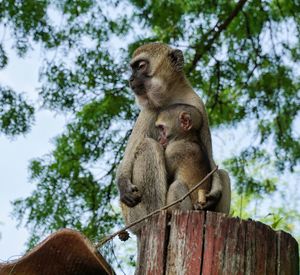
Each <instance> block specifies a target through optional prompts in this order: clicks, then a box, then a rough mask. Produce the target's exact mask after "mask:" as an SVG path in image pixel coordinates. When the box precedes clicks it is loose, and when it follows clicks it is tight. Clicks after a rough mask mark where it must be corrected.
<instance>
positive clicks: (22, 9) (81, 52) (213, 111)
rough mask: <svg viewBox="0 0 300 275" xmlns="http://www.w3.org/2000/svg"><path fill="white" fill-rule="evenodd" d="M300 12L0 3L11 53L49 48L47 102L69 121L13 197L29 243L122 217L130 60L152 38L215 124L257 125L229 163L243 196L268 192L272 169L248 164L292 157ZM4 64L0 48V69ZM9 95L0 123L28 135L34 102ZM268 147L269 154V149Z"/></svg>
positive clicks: (261, 5)
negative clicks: (28, 190) (164, 46)
mask: <svg viewBox="0 0 300 275" xmlns="http://www.w3.org/2000/svg"><path fill="white" fill-rule="evenodd" d="M299 10H300V4H299V3H298V1H295V0H294V1H287V0H273V1H272V0H267V1H261V0H253V1H246V0H240V1H238V2H237V1H225V0H220V1H202V0H197V1H194V0H184V1H182V0H181V1H179V0H171V1H170V0H168V1H145V0H131V1H126V0H123V1H119V0H104V1H95V0H76V1H69V0H63V1H57V0H43V1H42V0H41V1H35V0H24V1H19V0H9V1H0V22H1V25H2V26H3V28H6V29H7V30H8V31H9V33H10V35H11V37H12V38H13V41H14V46H15V49H16V51H17V52H18V54H19V55H20V56H23V55H25V54H26V52H27V51H28V50H29V49H30V48H31V46H32V45H34V43H39V44H40V45H42V47H43V49H44V52H45V62H44V63H43V65H42V69H41V73H40V79H41V85H42V86H41V89H40V98H41V100H42V103H43V108H47V109H50V110H52V111H53V112H63V113H66V114H68V115H69V116H70V117H71V119H70V122H69V123H68V125H67V126H66V129H65V131H64V133H62V134H61V136H59V137H57V138H56V141H55V144H56V148H55V150H54V151H53V152H52V153H51V154H50V155H47V156H44V157H42V158H39V159H36V160H33V161H32V163H31V165H30V173H31V180H32V182H34V183H35V184H36V190H35V191H34V192H33V193H32V195H31V196H29V197H27V198H25V199H24V198H23V199H19V200H17V201H15V202H14V206H15V208H14V209H15V210H14V215H15V217H16V218H17V219H18V220H23V221H24V222H25V224H26V225H27V226H29V227H30V228H31V230H32V239H31V242H30V243H31V245H32V244H34V243H35V242H36V241H37V240H38V239H39V238H40V237H42V235H43V234H46V233H49V232H51V231H54V230H56V229H58V228H60V227H66V226H68V227H73V228H77V229H79V230H81V231H83V232H84V233H85V234H86V235H87V236H88V237H90V238H91V239H93V240H94V239H99V238H100V237H101V236H103V234H105V233H107V232H108V231H110V230H111V229H112V228H113V227H114V225H115V224H116V223H117V222H119V221H120V219H119V215H118V214H117V213H116V212H115V211H114V206H113V205H114V203H115V198H116V195H117V192H116V187H115V185H114V176H115V168H116V166H117V165H118V163H119V161H120V159H121V158H122V153H123V150H124V147H125V144H126V141H127V138H128V136H129V133H130V128H131V127H132V122H133V121H134V119H135V118H136V116H137V113H138V110H137V108H136V107H134V99H133V95H132V94H131V92H130V91H129V90H128V88H127V80H126V79H127V78H128V60H129V56H130V54H131V53H132V51H133V50H134V49H135V48H136V47H137V46H138V45H140V44H143V43H145V42H148V41H162V42H166V43H169V44H171V45H173V46H174V47H179V48H181V49H182V50H183V51H184V54H185V59H186V67H185V70H186V73H187V75H188V77H189V79H190V81H191V83H192V85H193V87H194V88H195V89H196V91H197V92H198V93H199V95H200V96H201V97H202V98H203V99H204V101H205V102H206V106H207V111H208V114H209V119H210V124H211V126H212V127H214V128H218V127H219V128H221V126H222V127H227V128H231V129H233V131H234V129H235V127H236V126H238V125H240V124H241V123H242V122H245V121H251V122H252V123H253V125H255V127H252V128H251V129H249V135H251V136H252V138H251V142H250V143H249V144H246V145H245V149H244V150H243V151H242V152H236V155H235V156H233V157H231V158H230V159H228V160H227V161H226V163H225V164H226V167H227V169H228V170H230V171H231V173H232V175H233V176H234V178H235V180H236V183H237V190H238V192H240V193H243V192H244V193H245V194H246V195H251V194H256V193H257V194H259V196H261V197H263V196H266V195H268V194H270V193H272V192H274V191H275V190H276V188H277V182H276V179H275V178H276V176H277V175H271V176H270V177H269V176H268V175H267V176H266V174H263V173H261V175H262V177H260V176H252V175H253V173H248V171H249V169H250V170H251V169H252V171H259V169H268V167H270V166H272V167H273V166H274V167H275V169H276V171H277V172H278V173H282V172H283V171H286V170H290V171H293V170H294V169H295V167H296V166H297V165H298V164H299V159H300V144H299V133H298V134H297V132H296V131H295V123H296V122H297V121H298V122H299V104H300V98H299V94H298V91H299V85H300V82H299V71H298V70H297V69H296V68H297V66H298V65H299V60H300V40H299V36H300V28H299V26H300V13H299V12H298V11H299ZM7 62H8V59H7V54H6V51H5V44H4V43H1V44H0V67H1V68H3V67H5V65H6V64H7ZM1 91H2V90H1ZM3 91H4V90H3ZM3 94H4V93H3ZM11 94H12V95H14V98H15V101H13V102H12V103H10V102H8V104H11V110H7V111H5V112H3V111H1V112H0V121H8V122H5V123H6V124H5V123H3V122H2V124H1V125H2V126H1V130H2V131H3V132H4V133H6V134H19V133H21V132H26V131H27V130H28V129H29V126H30V125H31V123H32V115H33V108H32V107H30V106H29V105H27V103H26V104H25V103H24V101H23V99H22V97H19V96H17V95H16V94H15V93H14V92H12V91H11ZM2 98H4V97H3V96H1V97H0V101H3V100H2ZM4 100H5V99H4ZM4 102H5V104H7V102H6V101H4ZM16 105H17V106H19V108H16V107H15V106H16ZM1 106H2V105H1ZM0 110H1V109H0ZM7 114H8V115H7ZM5 115H6V116H5ZM297 116H298V118H297ZM297 119H298V120H297ZM269 144H272V148H273V149H274V150H271V151H270V150H266V147H268V146H269Z"/></svg>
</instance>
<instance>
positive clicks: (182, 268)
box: [166, 211, 205, 275]
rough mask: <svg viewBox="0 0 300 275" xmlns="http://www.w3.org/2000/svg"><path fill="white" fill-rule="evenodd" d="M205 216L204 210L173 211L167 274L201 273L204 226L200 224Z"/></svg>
mask: <svg viewBox="0 0 300 275" xmlns="http://www.w3.org/2000/svg"><path fill="white" fill-rule="evenodd" d="M204 216H205V214H204V212H200V213H199V212H193V213H189V212H186V213H181V212H178V211H174V212H173V214H172V218H171V232H170V238H169V246H168V258H167V269H166V274H174V275H175V274H178V275H181V274H200V269H201V261H202V246H203V228H202V227H199V226H198V225H199V224H203V223H204V218H205V217H204ZM186 232H189V234H186Z"/></svg>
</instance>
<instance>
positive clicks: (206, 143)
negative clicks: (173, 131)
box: [200, 99, 223, 209]
mask: <svg viewBox="0 0 300 275" xmlns="http://www.w3.org/2000/svg"><path fill="white" fill-rule="evenodd" d="M200 105H201V106H200V110H201V113H202V127H201V130H200V140H201V145H202V147H203V150H204V152H205V154H206V155H207V158H208V160H209V166H210V169H211V170H212V169H214V168H215V167H216V163H215V161H214V159H213V154H212V141H211V134H210V130H209V125H208V116H207V112H206V110H205V106H204V104H203V102H202V100H201V99H200ZM222 191H223V188H222V183H221V179H220V175H219V173H218V171H217V172H216V173H214V174H213V176H212V186H211V190H210V192H209V193H208V194H207V195H206V198H207V202H206V205H205V206H204V207H203V208H204V209H211V208H213V207H215V206H216V205H217V203H218V202H219V200H220V198H221V195H222Z"/></svg>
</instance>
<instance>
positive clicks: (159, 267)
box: [136, 211, 168, 275]
mask: <svg viewBox="0 0 300 275" xmlns="http://www.w3.org/2000/svg"><path fill="white" fill-rule="evenodd" d="M167 234H168V230H167V212H165V211H163V212H162V213H161V214H159V215H155V216H153V217H152V218H151V219H150V220H149V221H148V222H146V226H144V227H143V229H142V234H141V241H140V242H141V243H140V244H138V246H139V252H140V253H139V255H140V256H139V260H138V263H139V264H138V266H137V268H136V273H137V274H143V275H145V274H147V275H150V274H151V275H163V274H165V273H164V268H165V259H166V258H165V251H166V247H167V238H168V236H167Z"/></svg>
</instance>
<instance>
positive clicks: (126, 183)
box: [118, 179, 142, 207]
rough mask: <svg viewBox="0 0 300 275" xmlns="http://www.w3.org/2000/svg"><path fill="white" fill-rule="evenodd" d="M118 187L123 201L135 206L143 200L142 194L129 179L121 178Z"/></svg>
mask: <svg viewBox="0 0 300 275" xmlns="http://www.w3.org/2000/svg"><path fill="white" fill-rule="evenodd" d="M118 187H119V191H120V199H121V202H123V203H125V204H126V205H127V206H129V207H134V206H136V205H137V204H139V203H140V202H141V200H142V196H141V194H140V192H139V190H138V188H137V187H136V186H135V185H134V184H132V183H131V182H130V180H128V179H119V181H118Z"/></svg>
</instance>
